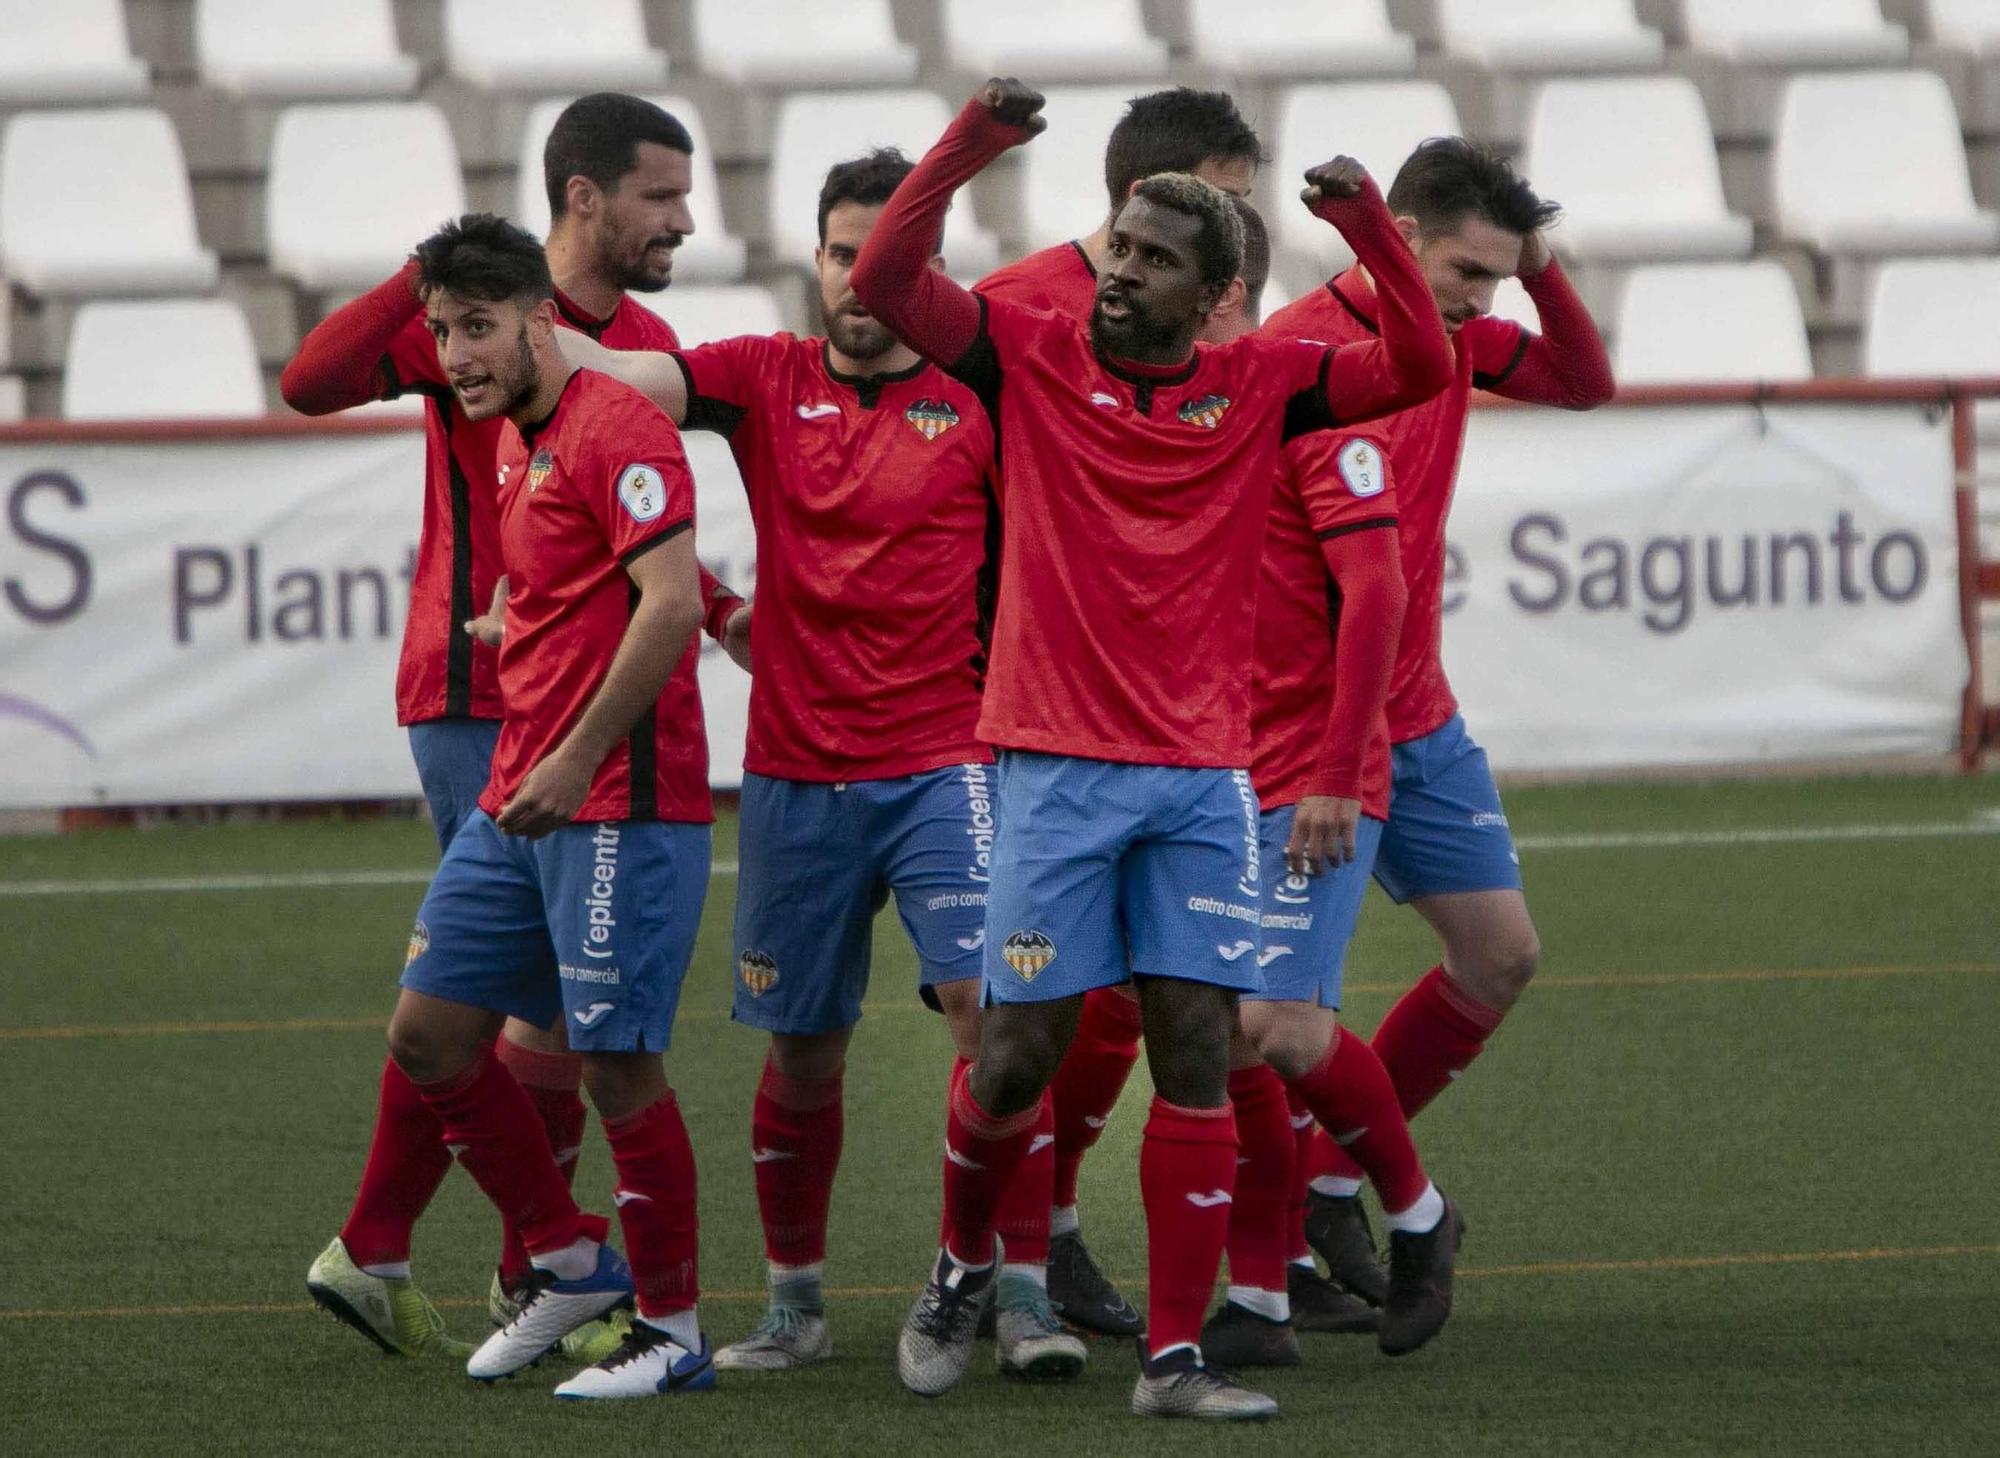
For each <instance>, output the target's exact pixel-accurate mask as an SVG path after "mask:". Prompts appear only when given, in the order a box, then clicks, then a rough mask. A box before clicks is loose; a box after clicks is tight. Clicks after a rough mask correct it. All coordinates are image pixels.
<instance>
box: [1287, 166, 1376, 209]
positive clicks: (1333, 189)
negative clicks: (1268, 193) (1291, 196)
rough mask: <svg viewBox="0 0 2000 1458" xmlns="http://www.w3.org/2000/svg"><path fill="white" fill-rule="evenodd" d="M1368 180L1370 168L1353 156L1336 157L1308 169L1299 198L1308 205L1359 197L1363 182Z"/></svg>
mask: <svg viewBox="0 0 2000 1458" xmlns="http://www.w3.org/2000/svg"><path fill="white" fill-rule="evenodd" d="M1367 180H1368V169H1367V168H1366V167H1363V166H1362V165H1361V164H1360V163H1359V162H1357V161H1355V160H1354V159H1353V158H1352V157H1336V158H1334V159H1333V160H1332V161H1331V162H1322V163H1320V164H1319V166H1317V167H1308V168H1307V169H1306V186H1305V191H1304V192H1301V193H1300V194H1299V198H1300V200H1301V201H1302V202H1304V203H1305V205H1306V206H1307V207H1311V206H1313V205H1314V204H1315V203H1318V202H1321V201H1323V200H1327V199H1331V200H1334V201H1338V200H1339V199H1341V198H1349V197H1358V196H1360V194H1361V184H1362V183H1364V182H1366V181H1367Z"/></svg>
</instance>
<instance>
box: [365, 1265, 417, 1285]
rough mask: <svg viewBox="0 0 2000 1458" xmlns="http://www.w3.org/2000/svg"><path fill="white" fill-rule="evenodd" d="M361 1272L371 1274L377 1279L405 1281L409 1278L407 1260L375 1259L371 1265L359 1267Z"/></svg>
mask: <svg viewBox="0 0 2000 1458" xmlns="http://www.w3.org/2000/svg"><path fill="white" fill-rule="evenodd" d="M361 1270H362V1272H363V1274H365V1275H370V1276H373V1277H374V1278H375V1279H376V1280H378V1281H407V1280H409V1279H410V1263H409V1262H408V1261H377V1262H375V1264H373V1265H371V1266H363V1267H361Z"/></svg>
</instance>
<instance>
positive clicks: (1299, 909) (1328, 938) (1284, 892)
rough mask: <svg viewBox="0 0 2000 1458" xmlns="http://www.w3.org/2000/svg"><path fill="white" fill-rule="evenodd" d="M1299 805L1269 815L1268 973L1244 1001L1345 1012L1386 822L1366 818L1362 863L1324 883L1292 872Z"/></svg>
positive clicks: (1262, 963)
mask: <svg viewBox="0 0 2000 1458" xmlns="http://www.w3.org/2000/svg"><path fill="white" fill-rule="evenodd" d="M1298 808H1299V807H1298V806H1296V805H1280V806H1279V807H1278V808H1277V809H1275V810H1266V811H1265V812H1264V816H1263V825H1264V864H1265V865H1267V866H1269V867H1270V868H1271V869H1270V872H1269V873H1268V874H1267V875H1266V876H1265V878H1264V922H1263V934H1264V945H1263V947H1262V949H1261V950H1260V951H1259V952H1258V953H1257V965H1258V966H1259V967H1260V968H1261V969H1263V973H1264V986H1263V988H1262V990H1261V991H1257V992H1246V993H1244V994H1243V995H1244V996H1245V997H1247V998H1253V999H1255V1000H1257V1001H1261V1002H1311V1003H1317V1004H1318V1005H1319V1006H1321V1007H1330V1008H1335V1009H1338V1008H1339V1006H1340V984H1341V979H1342V978H1343V977H1344V976H1345V975H1346V971H1347V944H1348V943H1349V942H1350V941H1352V940H1353V939H1354V928H1355V924H1356V923H1357V922H1359V921H1360V920H1361V898H1362V896H1363V895H1364V894H1365V893H1366V892H1367V890H1368V873H1369V872H1370V871H1371V870H1373V869H1374V866H1375V852H1376V848H1377V847H1378V846H1380V845H1381V843H1382V822H1381V821H1379V820H1376V819H1374V818H1372V817H1371V816H1367V815H1364V816H1362V817H1361V823H1360V824H1359V825H1357V826H1356V827H1355V829H1354V859H1353V860H1351V861H1348V862H1347V863H1345V864H1344V865H1341V866H1338V867H1336V868H1335V869H1333V870H1331V871H1325V872H1322V873H1321V874H1319V875H1317V876H1301V875H1299V874H1297V873H1296V872H1293V871H1289V870H1286V868H1285V843H1286V842H1287V841H1289V840H1290V839H1291V838H1292V818H1293V816H1294V815H1296V814H1297V813H1298Z"/></svg>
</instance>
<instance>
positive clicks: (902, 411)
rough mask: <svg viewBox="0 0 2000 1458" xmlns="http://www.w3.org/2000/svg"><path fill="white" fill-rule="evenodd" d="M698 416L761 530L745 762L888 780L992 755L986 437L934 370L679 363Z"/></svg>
mask: <svg viewBox="0 0 2000 1458" xmlns="http://www.w3.org/2000/svg"><path fill="white" fill-rule="evenodd" d="M677 357H678V358H679V360H680V363H681V368H682V370H683V371H684V372H685V374H686V376H687V381H688V408H687V416H686V425H687V428H689V429H708V430H715V431H719V432H721V433H722V434H725V435H726V436H727V437H728V439H729V444H730V448H731V450H732V451H733V452H734V454H735V456H736V463H737V465H738V467H739V468H740V469H741V471H742V473H743V483H744V487H745V489H746V491H747V492H748V493H749V497H750V514H751V517H752V518H753V519H754V521H755V522H756V526H757V607H756V614H757V616H756V623H757V627H756V642H757V647H756V654H757V671H756V672H755V673H754V674H752V675H751V678H750V723H749V734H748V738H747V741H746V744H745V748H744V754H743V765H744V768H745V769H747V770H750V771H751V772H752V773H754V774H760V775H770V776H775V777H778V778H782V779H790V780H816V781H825V782H832V781H844V780H868V779H887V778H890V777H892V776H898V775H909V774H918V773H921V772H922V771H924V770H932V769H938V768H941V767H942V766H945V765H951V764H964V763H966V762H968V761H972V760H986V759H990V758H991V755H990V754H989V753H988V752H987V751H986V750H985V749H984V748H983V747H982V746H981V745H980V743H979V740H978V737H977V735H976V733H975V729H976V726H977V723H978V719H979V691H980V683H981V678H982V674H983V670H984V666H985V648H984V634H983V631H982V629H983V621H982V620H983V617H984V614H983V613H982V612H981V603H982V601H984V602H990V601H991V593H992V585H991V581H990V578H991V564H992V556H993V554H992V546H993V545H994V544H995V543H994V536H995V532H996V529H997V528H996V524H995V522H994V503H993V492H992V486H991V480H990V477H991V472H992V468H993V426H992V422H991V421H990V420H989V419H988V418H987V415H986V411H985V410H984V408H983V407H982V406H981V404H980V402H979V398H978V396H976V395H975V394H974V393H973V392H972V391H971V390H970V389H969V388H967V387H966V386H965V385H962V384H960V383H959V382H958V381H957V380H954V379H952V378H951V377H949V376H948V375H946V374H945V373H944V372H943V371H942V370H939V369H938V368H937V367H936V366H934V365H931V364H928V363H924V362H921V361H920V362H919V363H918V364H917V365H916V366H914V367H913V368H911V369H907V370H903V371H900V372H898V373H896V374H892V375H875V376H870V377H854V376H848V375H843V374H840V373H838V372H837V371H835V370H834V368H833V365H832V362H831V360H830V359H829V357H828V354H827V347H826V341H825V340H823V339H798V338H795V337H793V336H792V335H790V334H776V335H771V336H768V337H766V336H746V337H743V338H738V339H725V340H720V341H717V342H715V343H713V344H706V345H703V346H702V347H701V348H699V349H694V350H689V351H688V352H687V353H685V354H681V355H678V356H677Z"/></svg>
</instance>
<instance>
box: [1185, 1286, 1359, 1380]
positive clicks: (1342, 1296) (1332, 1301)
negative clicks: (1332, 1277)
mask: <svg viewBox="0 0 2000 1458" xmlns="http://www.w3.org/2000/svg"><path fill="white" fill-rule="evenodd" d="M1285 1294H1286V1295H1287V1296H1289V1297H1290V1298H1291V1302H1292V1330H1294V1331H1302V1332H1303V1331H1330V1332H1339V1333H1342V1334H1348V1335H1351V1334H1356V1333H1372V1332H1373V1331H1374V1330H1375V1328H1376V1327H1378V1326H1380V1325H1381V1323H1382V1308H1381V1307H1379V1306H1370V1305H1369V1304H1368V1303H1367V1302H1366V1301H1363V1300H1362V1299H1361V1298H1360V1297H1359V1296H1356V1295H1355V1294H1354V1293H1353V1292H1352V1291H1349V1290H1348V1289H1347V1288H1346V1287H1345V1286H1342V1285H1341V1284H1340V1283H1339V1282H1337V1281H1329V1280H1328V1279H1327V1278H1326V1277H1325V1276H1322V1275H1321V1274H1320V1273H1319V1272H1318V1271H1309V1270H1307V1269H1306V1268H1305V1267H1304V1266H1292V1267H1291V1268H1290V1269H1289V1271H1288V1272H1287V1274H1286V1276H1285ZM1224 1365H1225V1366H1227V1365H1228V1364H1227V1363H1224Z"/></svg>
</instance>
